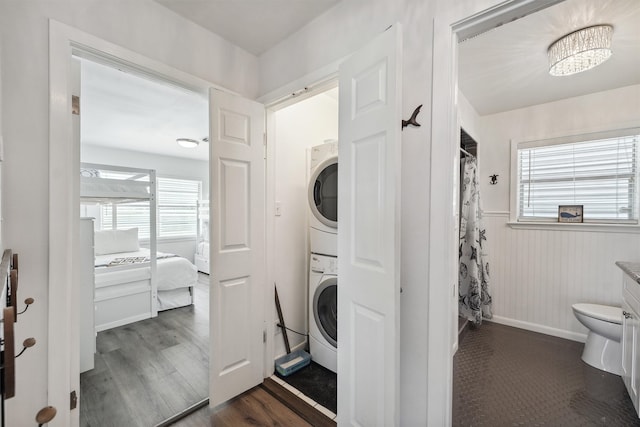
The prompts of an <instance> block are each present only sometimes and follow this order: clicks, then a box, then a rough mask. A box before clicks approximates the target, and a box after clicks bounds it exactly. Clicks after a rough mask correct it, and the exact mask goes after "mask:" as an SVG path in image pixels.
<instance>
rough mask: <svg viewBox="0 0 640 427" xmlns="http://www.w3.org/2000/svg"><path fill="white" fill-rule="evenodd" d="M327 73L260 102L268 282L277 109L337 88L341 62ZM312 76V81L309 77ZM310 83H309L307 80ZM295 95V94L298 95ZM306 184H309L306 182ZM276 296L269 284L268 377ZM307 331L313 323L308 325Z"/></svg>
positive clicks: (272, 256) (270, 276)
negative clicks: (264, 146) (263, 129)
mask: <svg viewBox="0 0 640 427" xmlns="http://www.w3.org/2000/svg"><path fill="white" fill-rule="evenodd" d="M326 72H327V74H326V75H322V76H318V75H317V74H314V75H313V76H307V77H306V78H303V79H302V80H298V81H296V82H294V83H293V85H294V86H293V87H296V88H297V89H293V90H291V91H289V92H287V93H286V94H285V95H284V96H282V95H280V90H278V92H277V93H276V94H270V95H267V96H266V97H262V98H260V99H259V100H258V102H262V103H263V104H264V106H265V118H266V138H267V149H266V158H267V159H266V164H265V167H266V196H265V197H266V203H267V206H266V209H265V214H266V216H267V218H266V221H265V224H266V228H267V229H266V242H267V243H266V263H267V284H272V283H276V277H277V274H276V271H275V265H276V258H277V251H276V241H277V236H276V232H275V227H276V215H275V203H276V199H277V196H276V178H275V158H276V147H277V145H278V142H277V136H276V132H275V127H276V112H278V111H279V110H282V109H284V108H287V107H290V106H292V105H295V104H297V103H298V102H301V101H304V100H306V99H309V98H312V97H314V96H317V95H320V94H321V93H323V92H326V91H328V90H330V89H332V88H334V87H337V86H338V64H337V63H336V64H335V70H334V71H330V70H327V71H326ZM306 79H310V80H306ZM304 82H308V83H304ZM294 94H295V95H294ZM305 187H306V183H305ZM305 241H306V247H305V251H306V255H305V258H306V263H307V266H308V265H309V241H308V238H307V239H305ZM308 276H309V271H308V269H307V274H306V278H307V279H308ZM308 291H309V288H308V286H307V290H306V292H305V300H304V304H305V310H304V312H305V314H306V316H307V319H306V321H307V322H308V321H309V318H308V316H309V312H308V309H309V307H308V304H307V301H308ZM274 298H275V291H274V288H273V287H272V286H267V289H266V290H265V310H264V312H265V331H266V341H265V352H264V366H265V378H266V377H270V376H271V375H273V373H274V371H275V367H274V358H275V356H276V354H275V351H276V350H275V332H276V327H275V323H276V320H277V318H276V314H275V312H274V311H273V301H274ZM306 326H307V330H308V328H309V325H308V324H307V325H306Z"/></svg>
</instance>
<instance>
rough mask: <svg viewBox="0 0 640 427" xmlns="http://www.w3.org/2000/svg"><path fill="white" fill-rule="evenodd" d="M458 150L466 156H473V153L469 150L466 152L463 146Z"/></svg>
mask: <svg viewBox="0 0 640 427" xmlns="http://www.w3.org/2000/svg"><path fill="white" fill-rule="evenodd" d="M460 151H462V152H463V153H464V154H466V155H467V156H471V157H475V156H474V155H473V154H471V153H470V152H468V151H467V150H465V149H464V148H462V147H460Z"/></svg>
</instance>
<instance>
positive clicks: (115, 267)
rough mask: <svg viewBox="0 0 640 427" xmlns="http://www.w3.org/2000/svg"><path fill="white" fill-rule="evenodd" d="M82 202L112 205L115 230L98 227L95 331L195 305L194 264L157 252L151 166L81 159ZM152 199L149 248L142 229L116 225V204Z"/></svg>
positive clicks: (195, 272) (94, 238)
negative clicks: (140, 234) (142, 240)
mask: <svg viewBox="0 0 640 427" xmlns="http://www.w3.org/2000/svg"><path fill="white" fill-rule="evenodd" d="M80 172H81V173H80V199H81V203H83V204H96V203H97V204H100V205H104V204H110V205H112V220H113V229H111V230H100V231H95V232H94V235H93V239H92V240H93V249H94V266H93V267H94V271H93V272H94V275H93V277H94V283H93V286H94V295H93V298H94V304H95V316H94V326H95V331H96V332H99V331H103V330H106V329H110V328H113V327H116V326H122V325H125V324H128V323H132V322H136V321H139V320H143V319H148V318H152V317H156V316H157V314H158V311H162V310H167V309H170V308H176V307H182V306H186V305H191V304H193V287H194V285H195V284H196V283H197V281H198V275H197V270H196V267H195V266H194V265H193V264H192V263H191V262H190V261H189V260H187V259H185V258H182V257H178V256H176V255H172V254H166V253H161V252H158V251H157V238H156V229H157V227H156V212H157V209H156V184H155V183H156V179H155V171H154V170H150V169H137V168H126V167H119V166H108V165H100V164H90V163H82V164H81V169H80ZM136 202H148V204H149V245H148V246H149V247H148V248H143V247H140V240H139V238H138V229H137V228H130V229H124V230H123V229H116V223H117V212H118V206H121V205H122V204H126V203H136Z"/></svg>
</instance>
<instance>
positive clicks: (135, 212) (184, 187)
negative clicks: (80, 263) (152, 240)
mask: <svg viewBox="0 0 640 427" xmlns="http://www.w3.org/2000/svg"><path fill="white" fill-rule="evenodd" d="M156 191H157V202H158V203H157V209H158V217H157V225H158V234H157V237H158V238H159V239H161V238H180V237H193V236H195V235H196V220H197V208H198V199H199V197H200V181H193V180H188V179H174V178H162V177H157V178H156ZM114 208H115V209H117V210H115V209H114ZM114 215H115V221H114ZM114 223H115V225H116V228H118V229H126V228H133V227H138V236H139V237H140V238H141V239H148V238H149V203H148V202H140V203H127V204H122V205H118V206H117V207H112V206H104V207H103V208H102V218H101V226H102V229H103V230H110V229H112V228H113V225H114Z"/></svg>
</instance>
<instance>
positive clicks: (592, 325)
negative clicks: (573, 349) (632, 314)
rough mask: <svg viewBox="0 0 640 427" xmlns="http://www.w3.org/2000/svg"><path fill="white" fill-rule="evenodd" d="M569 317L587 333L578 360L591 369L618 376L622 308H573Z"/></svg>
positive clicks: (580, 305)
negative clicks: (577, 321)
mask: <svg viewBox="0 0 640 427" xmlns="http://www.w3.org/2000/svg"><path fill="white" fill-rule="evenodd" d="M571 308H572V309H573V314H574V315H575V316H576V318H577V319H578V320H579V321H580V323H582V324H583V325H584V326H586V327H587V329H589V334H588V335H587V341H586V342H585V344H584V350H583V351H582V360H583V361H584V362H585V363H587V364H588V365H591V366H593V367H594V368H598V369H601V370H603V371H606V372H611V373H612V374H616V375H622V346H621V345H620V340H621V338H622V308H621V307H611V306H608V305H599V304H574V305H572V306H571Z"/></svg>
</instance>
